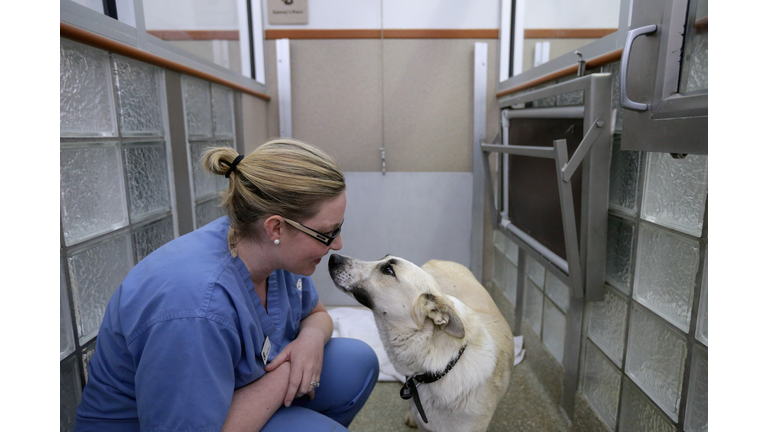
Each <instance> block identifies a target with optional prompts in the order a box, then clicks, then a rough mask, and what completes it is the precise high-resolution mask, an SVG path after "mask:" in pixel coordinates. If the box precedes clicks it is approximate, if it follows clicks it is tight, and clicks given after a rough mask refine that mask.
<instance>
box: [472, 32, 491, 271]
mask: <svg viewBox="0 0 768 432" xmlns="http://www.w3.org/2000/svg"><path fill="white" fill-rule="evenodd" d="M487 92H488V44H486V43H482V42H477V43H475V92H474V95H475V97H474V99H475V103H474V114H475V116H474V140H473V142H472V231H471V232H470V241H469V243H470V270H471V271H472V273H473V274H474V275H475V278H477V280H482V277H483V274H482V273H483V219H484V218H483V214H484V212H485V205H484V204H485V193H484V190H483V186H484V184H485V182H484V180H483V152H482V151H481V150H480V143H481V142H484V141H485V121H486V120H485V117H486V93H487Z"/></svg>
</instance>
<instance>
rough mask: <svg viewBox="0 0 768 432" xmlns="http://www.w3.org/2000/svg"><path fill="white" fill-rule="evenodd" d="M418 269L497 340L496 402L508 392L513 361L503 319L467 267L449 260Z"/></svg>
mask: <svg viewBox="0 0 768 432" xmlns="http://www.w3.org/2000/svg"><path fill="white" fill-rule="evenodd" d="M421 268H422V269H423V270H424V271H426V272H427V273H429V274H430V275H432V277H434V278H435V280H437V284H438V286H440V289H441V291H443V293H444V294H448V295H451V296H453V297H456V298H458V299H459V300H461V301H462V302H463V303H464V304H465V305H467V306H468V307H469V308H470V309H472V310H473V311H474V312H475V313H477V314H478V315H479V316H480V317H479V318H480V319H481V321H482V322H483V323H484V324H485V326H486V328H487V329H488V331H489V332H490V333H491V335H492V337H493V339H494V341H496V355H497V358H498V363H497V365H496V370H495V371H494V373H493V376H494V381H495V383H494V384H496V385H498V386H499V392H498V394H497V400H498V399H501V398H502V397H503V396H504V393H505V392H506V390H507V385H508V383H509V377H510V374H511V369H512V366H513V364H514V358H515V342H514V339H513V338H512V330H511V329H510V327H509V324H508V323H507V321H506V319H504V316H503V315H502V314H501V311H499V308H498V307H497V306H496V303H495V302H494V301H493V299H492V298H491V296H490V295H489V294H488V291H486V289H485V288H484V287H483V286H482V285H481V284H480V282H478V281H477V279H476V278H475V276H474V275H473V274H472V272H471V271H470V270H469V269H468V268H467V267H465V266H463V265H461V264H459V263H456V262H451V261H440V260H431V261H429V262H427V263H426V264H424V265H423V266H422V267H421Z"/></svg>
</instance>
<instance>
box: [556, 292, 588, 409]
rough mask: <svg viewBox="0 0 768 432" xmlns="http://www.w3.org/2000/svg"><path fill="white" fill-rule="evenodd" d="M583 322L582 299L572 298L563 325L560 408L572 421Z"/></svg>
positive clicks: (577, 381) (577, 384)
mask: <svg viewBox="0 0 768 432" xmlns="http://www.w3.org/2000/svg"><path fill="white" fill-rule="evenodd" d="M583 322H584V299H583V298H573V297H571V301H570V303H569V305H568V314H567V316H566V324H565V347H564V351H563V369H564V375H563V397H562V399H561V401H560V406H562V407H563V409H564V410H565V412H566V413H567V414H568V417H569V418H570V419H573V414H574V407H575V404H576V390H578V387H579V355H580V353H581V330H582V324H583Z"/></svg>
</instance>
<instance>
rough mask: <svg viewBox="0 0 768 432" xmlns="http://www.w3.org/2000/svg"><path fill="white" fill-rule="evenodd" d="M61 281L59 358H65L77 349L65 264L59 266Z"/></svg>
mask: <svg viewBox="0 0 768 432" xmlns="http://www.w3.org/2000/svg"><path fill="white" fill-rule="evenodd" d="M59 281H60V282H59V304H60V306H59V337H60V343H59V353H60V357H59V360H63V359H64V357H66V356H68V355H70V354H71V353H72V352H73V351H74V350H75V336H74V334H73V333H72V317H71V315H70V313H69V295H67V280H66V278H65V277H64V265H60V266H59Z"/></svg>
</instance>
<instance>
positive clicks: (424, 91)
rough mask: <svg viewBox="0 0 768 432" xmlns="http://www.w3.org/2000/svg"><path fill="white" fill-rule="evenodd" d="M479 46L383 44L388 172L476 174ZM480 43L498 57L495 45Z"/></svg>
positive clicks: (445, 42) (418, 42)
mask: <svg viewBox="0 0 768 432" xmlns="http://www.w3.org/2000/svg"><path fill="white" fill-rule="evenodd" d="M475 42H478V41H476V40H467V39H455V40H454V39H421V40H412V39H404V40H385V41H384V143H385V148H386V156H387V171H428V172H471V171H472V140H473V115H474V114H473V109H474V106H473V98H474V96H473V88H474V76H473V70H474V46H475ZM479 42H485V43H489V47H488V48H489V57H492V56H494V54H492V53H495V52H496V49H495V48H496V45H495V41H493V40H480V41H479ZM493 63H496V61H495V59H494V60H493ZM490 71H494V73H493V75H492V76H494V77H495V76H496V74H495V67H494V68H493V69H491V68H489V72H490ZM489 75H490V73H489ZM489 85H490V86H495V78H494V79H493V80H489ZM488 94H489V95H492V94H493V92H489V93H488ZM493 99H495V97H494V98H493ZM491 138H492V137H491Z"/></svg>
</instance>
